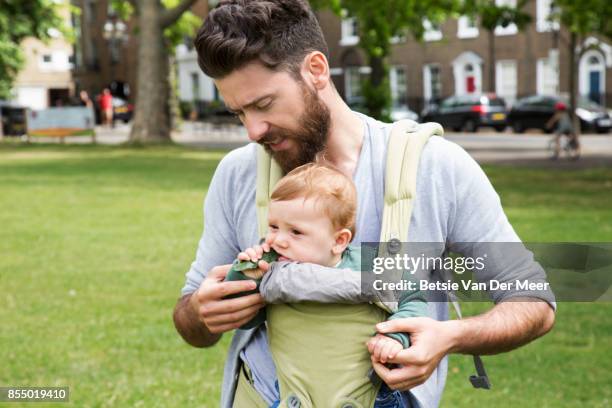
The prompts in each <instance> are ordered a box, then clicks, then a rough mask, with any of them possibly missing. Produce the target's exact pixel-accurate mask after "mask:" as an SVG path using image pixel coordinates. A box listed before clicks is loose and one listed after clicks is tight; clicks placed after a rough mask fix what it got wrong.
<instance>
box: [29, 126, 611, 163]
mask: <svg viewBox="0 0 612 408" xmlns="http://www.w3.org/2000/svg"><path fill="white" fill-rule="evenodd" d="M129 133H130V125H129V124H123V123H121V124H117V125H116V126H115V127H114V128H112V129H109V128H106V127H101V126H98V127H97V128H96V139H97V142H98V143H100V144H108V145H114V144H120V143H124V142H126V141H127V140H128V137H129ZM444 137H445V138H447V139H448V140H451V141H453V142H455V143H457V144H459V145H460V146H462V147H463V148H464V149H465V150H467V151H468V152H469V153H470V155H472V157H474V159H476V160H477V161H478V162H479V163H508V164H529V165H542V166H547V167H548V166H551V167H587V166H593V165H604V166H612V134H603V135H600V134H584V135H582V136H581V138H580V140H581V143H582V157H581V158H580V160H579V161H578V162H569V161H567V160H558V161H551V160H549V157H550V152H549V151H548V144H549V142H550V140H551V137H552V135H548V134H543V133H536V132H534V133H525V134H514V133H510V132H509V131H507V132H502V133H497V132H493V131H491V132H488V131H486V130H481V131H480V132H478V133H455V132H449V133H446V134H445V136H444ZM40 140H41V141H43V140H44V139H43V138H40ZM172 140H174V142H176V143H179V144H181V145H184V146H189V147H193V148H197V149H223V150H226V149H235V148H237V147H240V146H244V145H245V144H247V143H249V142H250V141H249V138H248V137H247V133H246V130H245V129H244V127H242V126H236V125H224V126H214V125H212V124H210V123H203V122H189V121H185V122H183V124H182V126H181V130H180V131H179V132H173V133H172ZM44 141H50V140H48V139H47V140H44ZM66 143H91V138H89V137H67V138H66Z"/></svg>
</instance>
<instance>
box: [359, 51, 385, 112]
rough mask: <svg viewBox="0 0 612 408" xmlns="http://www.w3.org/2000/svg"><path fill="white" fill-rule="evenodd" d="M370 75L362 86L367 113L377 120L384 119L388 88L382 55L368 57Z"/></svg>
mask: <svg viewBox="0 0 612 408" xmlns="http://www.w3.org/2000/svg"><path fill="white" fill-rule="evenodd" d="M369 62H370V64H369V65H370V69H371V72H370V76H369V81H368V84H367V86H366V87H365V88H364V92H363V96H364V98H365V104H366V108H367V111H368V114H369V115H370V116H372V117H373V118H376V119H379V120H386V119H387V118H384V117H383V116H384V113H385V111H386V109H387V108H388V107H389V98H390V89H389V83H388V81H385V79H386V78H387V75H388V72H386V70H385V60H384V57H375V56H370V57H369Z"/></svg>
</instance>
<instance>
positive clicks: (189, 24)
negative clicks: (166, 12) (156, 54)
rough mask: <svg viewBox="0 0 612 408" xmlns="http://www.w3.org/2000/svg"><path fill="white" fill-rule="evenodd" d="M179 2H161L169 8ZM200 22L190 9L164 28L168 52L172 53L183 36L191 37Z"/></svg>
mask: <svg viewBox="0 0 612 408" xmlns="http://www.w3.org/2000/svg"><path fill="white" fill-rule="evenodd" d="M179 2H180V1H179V0H163V2H162V3H163V4H164V6H165V7H166V8H167V9H169V8H172V7H176V6H177V5H178V3H179ZM201 24H202V21H201V19H200V18H199V17H198V16H196V15H195V14H193V13H192V12H191V11H186V12H184V13H183V14H182V15H181V17H180V18H179V19H178V20H177V21H176V23H174V24H172V25H171V26H170V27H168V28H166V29H165V30H164V36H165V37H166V41H167V45H168V47H169V51H170V53H174V49H175V48H176V46H177V45H179V44H181V43H183V42H184V41H185V38H191V37H192V36H193V34H194V33H195V32H196V30H197V29H198V28H199V27H200V25H201Z"/></svg>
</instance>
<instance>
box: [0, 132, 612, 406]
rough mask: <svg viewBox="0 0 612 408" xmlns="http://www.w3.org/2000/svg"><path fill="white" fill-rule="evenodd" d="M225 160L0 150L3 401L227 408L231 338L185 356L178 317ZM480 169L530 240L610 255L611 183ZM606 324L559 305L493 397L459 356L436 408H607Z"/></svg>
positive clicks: (165, 152)
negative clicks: (24, 389) (16, 395)
mask: <svg viewBox="0 0 612 408" xmlns="http://www.w3.org/2000/svg"><path fill="white" fill-rule="evenodd" d="M222 156H223V152H205V151H190V150H186V149H183V148H179V147H153V148H143V149H126V148H110V147H90V146H84V147H78V146H57V145H56V146H54V145H30V146H27V145H15V144H7V143H5V144H0V322H1V326H0V327H1V328H0V386H6V385H23V386H25V385H29V386H43V385H48V386H63V385H68V386H70V389H71V405H74V406H79V407H87V406H95V407H106V406H109V407H115V406H144V407H168V406H206V407H215V406H217V405H218V398H219V391H220V382H221V375H222V372H223V362H224V359H225V352H226V350H227V345H228V342H229V336H225V338H224V339H223V340H222V342H221V345H219V346H217V347H214V348H211V349H206V350H198V349H194V348H191V347H189V346H187V345H185V344H184V343H183V342H182V340H181V339H180V338H179V336H178V335H177V334H176V332H175V331H174V327H173V325H172V321H171V314H172V309H173V306H174V304H175V301H176V299H177V297H178V295H179V290H180V288H181V287H182V285H183V281H184V273H185V272H186V270H187V269H188V267H189V264H190V262H191V261H192V259H193V256H194V253H195V249H196V245H197V241H198V239H199V235H200V233H201V227H202V198H203V197H204V194H205V193H206V188H207V186H208V183H209V182H210V178H211V176H212V173H213V171H214V169H215V167H216V165H217V163H218V161H219V159H220V158H221V157H222ZM485 170H486V172H487V173H488V174H489V176H490V177H491V180H492V182H493V184H494V186H495V187H496V189H497V190H498V192H499V193H500V195H501V196H502V201H503V204H504V207H505V209H506V212H507V214H508V216H509V218H510V220H511V221H512V223H513V225H514V227H515V229H516V230H517V232H518V233H519V235H521V237H522V238H523V239H524V240H531V241H548V240H550V241H564V240H568V241H569V240H581V241H612V226H611V222H610V220H612V207H611V206H610V204H609V200H610V191H611V190H612V188H611V187H612V169H610V168H608V169H603V168H602V169H590V170H580V171H558V170H534V169H514V168H509V167H501V166H487V167H486V168H485ZM482 308H483V306H482V305H477V304H469V305H466V309H468V311H470V312H472V313H475V312H477V311H478V310H482ZM611 313H612V307H611V305H610V304H577V303H563V304H560V305H559V313H558V317H557V325H556V327H555V329H554V331H553V332H552V333H551V334H549V335H548V336H546V337H545V338H543V339H540V340H538V341H536V342H534V343H533V344H530V345H528V346H527V347H524V348H522V349H520V350H517V351H515V352H512V353H510V354H503V355H499V356H495V357H487V358H486V364H487V368H488V370H489V373H490V375H491V378H492V381H493V383H494V389H493V390H492V391H490V392H485V391H475V390H473V389H472V388H471V386H470V385H469V384H468V382H467V376H468V375H469V374H471V373H472V370H473V367H472V365H471V360H470V359H469V358H468V357H464V356H453V357H452V358H451V360H450V369H449V375H448V384H447V388H446V392H445V395H444V398H443V404H442V405H443V406H446V407H455V406H460V407H471V406H475V405H477V406H491V405H496V406H500V407H505V406H513V407H516V406H519V407H524V406H549V407H565V406H566V407H570V406H576V405H578V406H588V407H597V406H601V407H604V406H609V405H610V401H612V391H611V387H610V384H612V374H610V373H611V372H612V363H611V362H612V359H610V357H609V354H608V351H609V349H610V346H612V342H611V334H612V319H611V318H610V317H609V316H610V314H611ZM11 406H17V405H11ZM37 406H38V405H37ZM40 406H45V404H41V405H40ZM49 406H56V405H49Z"/></svg>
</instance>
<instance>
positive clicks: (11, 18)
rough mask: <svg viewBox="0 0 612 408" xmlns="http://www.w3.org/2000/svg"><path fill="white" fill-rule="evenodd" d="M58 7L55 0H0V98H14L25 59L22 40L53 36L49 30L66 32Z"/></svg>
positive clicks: (44, 38)
mask: <svg viewBox="0 0 612 408" xmlns="http://www.w3.org/2000/svg"><path fill="white" fill-rule="evenodd" d="M58 7H61V5H58V4H55V3H54V2H52V1H51V0H28V1H23V0H0V99H8V98H10V96H11V95H10V92H11V88H12V85H13V82H14V81H15V78H16V77H17V74H18V73H19V71H20V70H21V68H22V67H23V64H24V62H25V60H24V56H23V51H22V50H21V46H20V44H21V41H22V40H24V39H25V38H26V37H35V38H38V39H41V40H46V39H48V38H49V29H50V28H55V29H58V30H60V31H61V32H64V33H65V32H66V31H67V29H66V28H65V27H64V24H63V22H62V19H61V18H60V16H59V15H58V13H57V11H58Z"/></svg>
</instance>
